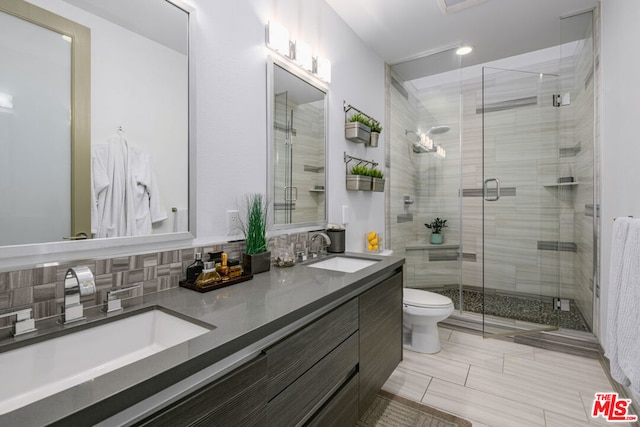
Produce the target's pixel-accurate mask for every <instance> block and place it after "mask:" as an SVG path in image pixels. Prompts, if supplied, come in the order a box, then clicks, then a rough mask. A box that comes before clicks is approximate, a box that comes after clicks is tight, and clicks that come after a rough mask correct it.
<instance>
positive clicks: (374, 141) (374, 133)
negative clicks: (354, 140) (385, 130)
mask: <svg viewBox="0 0 640 427" xmlns="http://www.w3.org/2000/svg"><path fill="white" fill-rule="evenodd" d="M369 127H370V128H371V139H370V140H369V146H371V147H377V146H378V140H379V139H380V132H382V126H380V122H379V121H377V120H374V119H371V121H370V122H369Z"/></svg>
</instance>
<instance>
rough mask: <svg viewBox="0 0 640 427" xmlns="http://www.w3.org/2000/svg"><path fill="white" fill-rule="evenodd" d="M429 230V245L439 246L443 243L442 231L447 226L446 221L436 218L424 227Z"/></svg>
mask: <svg viewBox="0 0 640 427" xmlns="http://www.w3.org/2000/svg"><path fill="white" fill-rule="evenodd" d="M424 226H425V227H427V228H428V229H429V230H431V240H430V241H431V244H433V245H441V244H442V241H443V236H442V233H441V231H442V229H443V228H444V227H446V226H447V220H446V219H441V218H436V219H434V220H433V221H431V222H429V223H427V224H425V225H424Z"/></svg>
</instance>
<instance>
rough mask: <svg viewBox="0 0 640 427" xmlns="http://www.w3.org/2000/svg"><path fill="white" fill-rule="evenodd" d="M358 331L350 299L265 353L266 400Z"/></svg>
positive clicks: (355, 309)
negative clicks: (266, 369) (266, 370)
mask: <svg viewBox="0 0 640 427" xmlns="http://www.w3.org/2000/svg"><path fill="white" fill-rule="evenodd" d="M356 330H358V301H357V299H353V300H351V301H349V302H347V303H345V304H343V305H341V306H340V307H338V308H336V309H335V310H333V311H331V312H330V313H327V314H326V315H324V316H323V317H321V318H320V319H318V320H316V321H315V322H313V323H312V324H310V325H308V326H306V327H304V328H302V329H301V330H299V331H297V332H295V333H294V334H293V335H291V336H289V337H287V338H285V339H284V340H283V341H280V342H279V343H277V344H275V345H274V346H272V347H271V348H269V349H268V350H266V352H265V353H266V355H267V363H268V381H267V400H271V399H273V398H274V397H275V396H276V395H278V393H280V392H281V391H282V390H284V389H285V388H286V387H287V386H288V385H289V384H291V383H293V382H294V381H295V380H296V379H297V378H298V377H300V375H302V374H304V373H305V372H306V371H307V370H308V369H309V368H311V367H312V366H313V365H315V364H316V363H317V362H318V361H319V360H320V359H322V358H323V357H324V356H325V355H327V354H328V353H329V352H330V351H331V350H333V349H334V348H336V347H337V346H338V345H339V344H340V343H341V342H343V341H344V340H345V339H347V337H349V336H350V335H351V334H353V333H354V332H355V331H356Z"/></svg>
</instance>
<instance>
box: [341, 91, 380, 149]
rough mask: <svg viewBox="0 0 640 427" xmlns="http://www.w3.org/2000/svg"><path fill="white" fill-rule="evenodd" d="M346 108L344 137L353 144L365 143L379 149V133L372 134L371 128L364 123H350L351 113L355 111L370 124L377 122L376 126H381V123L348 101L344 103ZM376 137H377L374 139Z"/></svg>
mask: <svg viewBox="0 0 640 427" xmlns="http://www.w3.org/2000/svg"><path fill="white" fill-rule="evenodd" d="M342 105H343V108H344V137H345V139H348V140H349V141H352V142H357V143H364V144H365V145H366V146H370V147H377V146H378V136H379V133H378V132H371V128H370V127H369V126H367V125H366V124H364V123H361V122H350V121H349V115H348V113H349V111H351V110H353V111H356V112H357V113H359V114H360V115H362V116H364V117H365V118H366V119H367V120H368V121H369V122H375V123H376V124H380V122H379V121H378V120H376V119H374V118H373V117H371V116H370V115H368V114H366V113H364V112H363V111H362V110H360V109H358V108H356V107H354V106H353V105H351V104H349V103H348V102H347V101H344V102H343V104H342ZM374 136H375V137H374Z"/></svg>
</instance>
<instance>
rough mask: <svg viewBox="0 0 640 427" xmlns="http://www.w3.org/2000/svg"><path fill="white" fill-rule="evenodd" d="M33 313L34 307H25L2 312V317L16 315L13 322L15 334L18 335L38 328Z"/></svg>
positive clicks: (0, 315) (0, 316)
mask: <svg viewBox="0 0 640 427" xmlns="http://www.w3.org/2000/svg"><path fill="white" fill-rule="evenodd" d="M32 314H33V310H32V309H30V308H25V309H24V310H18V311H14V312H11V313H5V314H0V319H1V318H3V317H10V316H16V321H15V323H14V324H13V336H17V335H22V334H26V333H29V332H34V331H35V330H36V321H35V320H34V319H33V317H32Z"/></svg>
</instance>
